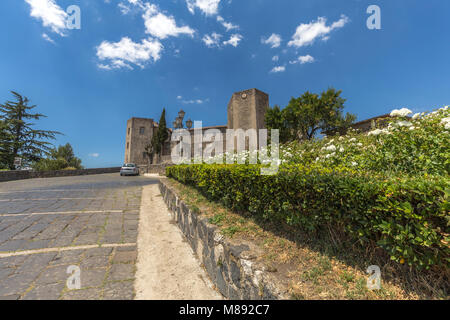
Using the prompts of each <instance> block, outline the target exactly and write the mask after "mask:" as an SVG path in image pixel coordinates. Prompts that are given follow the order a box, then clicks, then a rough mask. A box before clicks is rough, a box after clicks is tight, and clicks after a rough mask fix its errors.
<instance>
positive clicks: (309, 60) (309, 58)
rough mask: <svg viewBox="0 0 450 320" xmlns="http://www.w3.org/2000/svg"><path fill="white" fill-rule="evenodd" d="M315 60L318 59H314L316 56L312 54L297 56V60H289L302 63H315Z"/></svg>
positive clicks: (292, 62) (293, 62) (291, 62)
mask: <svg viewBox="0 0 450 320" xmlns="http://www.w3.org/2000/svg"><path fill="white" fill-rule="evenodd" d="M314 61H316V60H315V59H314V57H312V56H310V55H309V54H308V55H306V56H299V57H298V58H297V60H294V61H289V63H290V64H296V63H300V64H305V63H313V62H314Z"/></svg>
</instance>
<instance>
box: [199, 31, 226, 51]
mask: <svg viewBox="0 0 450 320" xmlns="http://www.w3.org/2000/svg"><path fill="white" fill-rule="evenodd" d="M221 37H222V35H220V34H218V33H215V32H213V33H212V34H211V35H208V34H206V35H205V36H204V37H203V38H202V41H203V42H204V43H205V44H206V46H207V47H208V48H213V47H219V46H220V42H219V41H220V38H221Z"/></svg>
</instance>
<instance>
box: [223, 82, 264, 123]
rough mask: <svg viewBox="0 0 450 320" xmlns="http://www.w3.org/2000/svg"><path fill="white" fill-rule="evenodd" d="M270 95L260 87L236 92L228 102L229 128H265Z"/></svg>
mask: <svg viewBox="0 0 450 320" xmlns="http://www.w3.org/2000/svg"><path fill="white" fill-rule="evenodd" d="M268 107H269V95H268V94H266V93H264V92H262V91H259V90H258V89H249V90H244V91H240V92H236V93H234V94H233V96H232V97H231V99H230V102H229V103H228V126H227V127H228V129H235V130H236V129H243V130H248V129H256V130H258V129H263V128H265V124H264V117H265V115H266V110H267V108H268Z"/></svg>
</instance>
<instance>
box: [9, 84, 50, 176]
mask: <svg viewBox="0 0 450 320" xmlns="http://www.w3.org/2000/svg"><path fill="white" fill-rule="evenodd" d="M11 93H12V94H13V95H14V98H15V100H16V101H7V102H5V103H4V104H0V121H1V125H0V126H1V129H0V130H1V133H2V138H1V140H0V149H1V150H2V151H0V152H1V154H2V157H1V161H2V164H3V166H5V167H8V168H9V169H14V158H16V157H20V158H22V162H23V164H25V165H26V164H29V163H32V162H36V161H39V160H41V159H42V158H43V157H44V156H45V155H48V154H49V152H50V151H51V149H52V144H51V143H50V142H49V140H52V139H55V136H56V135H57V134H59V132H56V131H48V130H38V129H34V128H33V126H34V125H35V124H34V123H32V122H30V120H39V119H40V118H43V117H45V115H43V114H41V113H33V112H32V111H31V110H33V109H34V108H36V106H35V105H31V106H30V105H29V102H30V101H29V100H28V98H26V97H23V96H22V95H20V94H19V93H17V92H14V91H11Z"/></svg>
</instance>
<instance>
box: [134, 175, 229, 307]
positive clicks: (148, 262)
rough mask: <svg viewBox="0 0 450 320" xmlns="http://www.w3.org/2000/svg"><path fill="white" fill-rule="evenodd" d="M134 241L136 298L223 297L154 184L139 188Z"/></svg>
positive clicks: (192, 298)
mask: <svg viewBox="0 0 450 320" xmlns="http://www.w3.org/2000/svg"><path fill="white" fill-rule="evenodd" d="M137 243H138V261H137V272H136V280H135V289H136V299H138V300H144V299H146V300H147V299H150V300H156V299H160V300H166V299H173V300H210V299H223V297H222V296H221V295H220V293H218V292H217V291H215V290H214V289H213V285H212V283H211V281H210V280H209V278H208V277H207V276H206V273H205V271H204V270H203V269H202V268H201V267H200V264H199V261H198V260H197V259H196V258H195V257H194V254H193V251H192V249H191V247H190V246H189V244H188V243H187V242H186V241H185V240H184V239H183V236H182V234H181V231H180V230H179V229H178V227H177V226H176V225H175V224H174V223H173V220H172V218H171V215H170V213H169V211H168V209H167V207H166V204H165V203H164V201H163V199H162V197H161V194H160V192H159V188H158V185H157V184H155V185H150V186H145V187H144V188H143V191H142V202H141V212H140V222H139V234H138V240H137Z"/></svg>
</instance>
